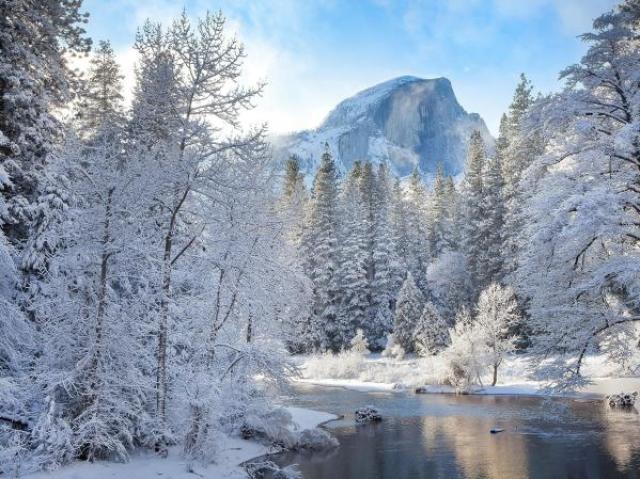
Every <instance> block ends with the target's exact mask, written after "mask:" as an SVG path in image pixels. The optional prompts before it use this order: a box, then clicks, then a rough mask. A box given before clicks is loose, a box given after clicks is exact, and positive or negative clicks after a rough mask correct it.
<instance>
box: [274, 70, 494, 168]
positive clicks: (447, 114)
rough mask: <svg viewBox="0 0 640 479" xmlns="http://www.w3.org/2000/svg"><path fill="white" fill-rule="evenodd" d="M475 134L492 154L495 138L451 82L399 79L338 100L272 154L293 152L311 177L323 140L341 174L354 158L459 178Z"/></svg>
mask: <svg viewBox="0 0 640 479" xmlns="http://www.w3.org/2000/svg"><path fill="white" fill-rule="evenodd" d="M473 130H479V131H480V132H481V133H482V135H483V137H484V138H485V141H486V142H487V144H488V148H489V149H490V150H491V149H492V148H493V138H492V137H491V135H490V134H489V131H488V130H487V127H486V125H485V123H484V121H483V120H482V118H480V116H479V115H478V114H475V113H467V112H466V111H465V110H464V108H462V106H460V104H459V103H458V101H457V99H456V97H455V94H454V92H453V88H452V87H451V82H449V80H447V79H446V78H436V79H431V80H425V79H421V78H416V77H400V78H396V79H394V80H390V81H387V82H385V83H381V84H379V85H376V86H374V87H371V88H368V89H367V90H364V91H362V92H360V93H358V94H356V95H354V96H353V97H351V98H348V99H346V100H344V101H342V102H341V103H340V104H338V106H336V107H335V108H334V109H333V110H332V111H331V113H329V115H328V116H327V118H326V119H325V121H324V122H323V123H322V125H320V126H319V127H318V128H317V129H315V130H308V131H303V132H299V133H294V134H291V135H286V136H281V137H277V138H275V140H274V151H275V154H276V157H277V158H282V159H284V158H286V157H287V156H289V155H290V154H293V153H295V154H297V155H298V156H299V157H300V158H301V160H302V166H303V168H304V170H305V171H306V172H307V173H310V174H313V173H314V172H315V169H316V167H317V164H318V161H319V159H320V155H321V154H322V151H323V149H324V144H325V142H326V143H328V144H329V147H330V148H331V152H332V153H333V154H334V156H335V158H336V161H337V163H338V165H339V167H340V168H341V169H342V170H343V171H346V170H348V169H349V168H350V167H351V165H352V163H353V162H354V161H355V160H369V161H371V162H373V163H380V162H384V161H386V162H387V163H388V165H389V166H390V168H391V170H392V171H393V172H394V173H395V174H396V175H398V176H401V177H402V176H406V175H408V174H410V173H411V171H412V170H413V168H414V167H415V166H418V167H419V168H420V170H421V171H422V172H423V173H424V174H426V175H430V174H432V173H433V172H434V171H435V170H436V168H437V166H438V163H442V164H443V166H444V168H445V171H446V172H447V173H448V174H451V175H457V174H459V173H460V172H462V169H463V167H464V162H465V157H466V149H467V140H468V138H469V135H470V134H471V132H472V131H473Z"/></svg>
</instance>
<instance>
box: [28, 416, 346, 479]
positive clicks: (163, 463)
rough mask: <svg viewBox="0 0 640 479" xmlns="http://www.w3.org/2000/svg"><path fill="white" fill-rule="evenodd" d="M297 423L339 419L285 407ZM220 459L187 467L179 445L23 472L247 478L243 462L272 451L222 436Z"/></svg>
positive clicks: (42, 476) (147, 478)
mask: <svg viewBox="0 0 640 479" xmlns="http://www.w3.org/2000/svg"><path fill="white" fill-rule="evenodd" d="M285 409H287V410H288V411H289V413H290V414H291V416H292V418H293V422H294V423H295V424H296V425H297V426H298V430H304V429H312V428H314V427H316V426H318V425H320V424H322V423H324V422H327V421H330V420H332V419H336V416H335V415H333V414H329V413H325V412H320V411H313V410H310V409H303V408H298V407H286V408H285ZM218 447H219V449H218V453H217V456H216V459H217V463H216V464H211V465H209V466H207V467H204V466H200V465H196V466H195V467H194V471H193V472H188V471H187V462H186V461H185V460H184V459H183V458H182V457H181V455H180V451H179V450H178V449H177V448H172V449H171V450H170V451H169V457H167V458H166V459H162V458H159V457H158V456H157V455H155V454H153V453H152V452H141V453H139V454H137V455H132V457H131V460H130V461H129V462H127V463H115V462H107V461H103V462H95V463H89V462H77V463H75V464H71V465H69V466H66V467H63V468H61V469H59V470H57V471H52V472H39V473H35V474H30V475H27V476H24V477H25V478H26V479H163V478H164V479H194V478H203V479H240V478H242V479H246V477H247V475H246V473H245V472H244V469H243V468H242V467H241V466H240V464H242V463H243V462H246V461H248V460H250V459H253V458H255V457H259V456H262V455H264V454H267V453H268V452H269V448H268V447H267V446H265V445H263V444H260V443H258V442H255V441H245V440H243V439H240V438H232V437H222V438H221V439H220V442H219V444H218Z"/></svg>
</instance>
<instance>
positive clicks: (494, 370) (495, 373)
mask: <svg viewBox="0 0 640 479" xmlns="http://www.w3.org/2000/svg"><path fill="white" fill-rule="evenodd" d="M497 382H498V365H497V364H494V365H493V381H491V385H492V386H495V385H496V383H497Z"/></svg>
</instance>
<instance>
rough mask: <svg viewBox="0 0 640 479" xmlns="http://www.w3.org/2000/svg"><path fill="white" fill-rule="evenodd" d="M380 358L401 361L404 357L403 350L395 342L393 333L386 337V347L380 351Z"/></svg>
mask: <svg viewBox="0 0 640 479" xmlns="http://www.w3.org/2000/svg"><path fill="white" fill-rule="evenodd" d="M382 356H383V357H386V358H394V359H397V360H399V361H402V360H403V359H404V356H405V351H404V348H403V347H402V345H401V344H399V343H398V342H397V341H396V338H395V336H394V335H393V333H389V334H388V335H387V346H386V347H385V348H384V351H382Z"/></svg>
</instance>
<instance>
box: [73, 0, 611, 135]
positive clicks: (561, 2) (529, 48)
mask: <svg viewBox="0 0 640 479" xmlns="http://www.w3.org/2000/svg"><path fill="white" fill-rule="evenodd" d="M616 3H617V2H616V1H615V0H220V1H213V0H186V1H184V2H181V1H176V0H172V1H171V0H85V2H84V7H85V10H87V11H88V12H89V13H90V14H91V17H90V20H89V25H88V28H87V30H88V32H89V34H90V36H91V37H93V38H94V39H95V40H103V39H106V40H110V41H111V42H112V44H113V45H114V48H115V49H116V51H117V52H118V57H119V59H120V62H121V64H122V65H123V69H124V72H125V74H126V87H127V88H131V86H132V84H133V66H134V62H135V55H134V53H133V51H132V50H131V44H132V42H133V39H134V35H135V30H136V27H137V26H138V25H140V24H141V23H142V22H143V21H144V19H145V18H151V19H152V20H156V21H161V22H166V23H168V22H170V20H171V19H172V18H173V17H175V16H176V15H177V14H178V13H179V12H180V11H181V10H182V8H183V7H184V8H186V10H187V13H188V14H189V15H190V16H193V17H196V16H198V15H201V14H202V13H204V12H205V11H206V10H207V9H209V10H218V9H222V11H223V12H224V13H225V14H226V15H227V17H228V19H229V29H230V31H231V32H233V33H236V34H237V35H238V37H239V38H240V39H241V40H242V41H243V42H244V43H245V46H246V50H247V54H248V58H247V61H246V81H247V82H249V83H251V82H256V81H258V80H261V79H264V80H266V81H267V82H268V85H267V88H266V90H265V92H264V96H263V98H262V99H261V100H260V102H259V106H258V107H257V108H256V109H255V110H254V111H253V112H251V113H250V114H248V115H247V116H246V121H247V122H253V123H258V122H264V121H266V122H268V124H269V126H270V129H271V130H272V131H274V132H284V131H292V130H299V129H304V128H311V127H314V126H316V125H317V124H318V123H320V121H322V119H323V118H324V116H325V115H326V114H327V113H328V112H329V110H330V109H331V108H332V107H333V106H335V104H336V103H337V102H339V101H340V100H342V99H344V98H346V97H348V96H350V95H352V94H354V93H356V92H357V91H359V90H362V89H364V88H367V87H369V86H372V85H374V84H376V83H379V82H382V81H385V80H388V79H390V78H393V77H397V76H402V75H414V76H419V77H425V78H430V77H439V76H445V77H447V78H449V79H450V80H451V82H452V84H453V88H454V91H455V92H456V95H457V97H458V100H459V101H460V103H461V104H462V106H463V107H464V108H465V109H467V111H471V112H477V113H480V115H482V117H483V118H484V119H485V121H486V122H487V124H488V126H489V128H490V129H491V131H492V132H494V133H496V132H497V127H498V122H499V119H500V115H501V114H502V112H503V111H504V110H505V109H506V107H507V105H508V104H509V101H510V98H511V95H512V92H513V88H514V87H515V84H516V82H517V79H518V75H519V74H520V72H525V73H526V74H527V75H528V76H529V77H530V78H531V79H532V81H533V83H534V85H535V86H536V88H537V89H539V90H541V91H543V92H547V91H551V90H557V89H558V88H559V87H560V83H559V82H558V72H559V71H560V70H561V69H562V68H563V67H565V66H567V65H569V64H571V63H574V62H576V61H577V60H579V58H580V56H581V54H582V53H583V52H584V49H585V47H584V45H583V44H582V43H581V42H580V40H579V39H578V38H577V35H579V34H580V33H582V32H585V31H587V30H588V29H589V28H590V25H591V21H592V20H593V18H594V17H596V16H597V15H598V14H600V13H602V12H604V11H606V10H609V9H610V8H612V7H613V6H614V5H615V4H616Z"/></svg>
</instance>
